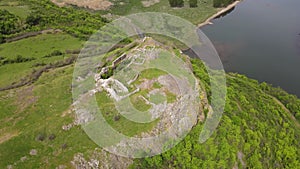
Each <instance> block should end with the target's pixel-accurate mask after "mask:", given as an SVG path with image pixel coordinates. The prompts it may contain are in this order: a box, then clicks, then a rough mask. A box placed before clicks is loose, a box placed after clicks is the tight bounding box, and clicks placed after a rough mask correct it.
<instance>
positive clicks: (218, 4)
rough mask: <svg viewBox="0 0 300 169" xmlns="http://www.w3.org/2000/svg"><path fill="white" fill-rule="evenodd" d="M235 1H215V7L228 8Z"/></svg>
mask: <svg viewBox="0 0 300 169" xmlns="http://www.w3.org/2000/svg"><path fill="white" fill-rule="evenodd" d="M234 1H235V0H213V6H214V7H215V8H221V7H226V6H228V5H229V4H231V3H233V2H234Z"/></svg>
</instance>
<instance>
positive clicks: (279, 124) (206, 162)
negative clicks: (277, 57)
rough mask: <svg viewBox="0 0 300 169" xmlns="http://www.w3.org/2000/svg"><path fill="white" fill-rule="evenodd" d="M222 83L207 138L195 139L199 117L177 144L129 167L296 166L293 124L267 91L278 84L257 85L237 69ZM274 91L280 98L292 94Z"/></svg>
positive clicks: (197, 65) (200, 73)
mask: <svg viewBox="0 0 300 169" xmlns="http://www.w3.org/2000/svg"><path fill="white" fill-rule="evenodd" d="M192 64H193V68H194V73H195V75H196V76H197V77H198V78H199V79H201V82H203V81H204V83H206V81H207V79H206V78H207V76H208V75H207V73H205V72H206V71H205V70H204V69H203V68H204V67H203V66H201V65H203V64H202V63H201V61H199V60H193V61H192ZM202 78H204V80H203V79H202ZM227 84H228V87H227V96H226V97H227V98H226V105H225V110H224V113H223V116H222V119H221V121H220V124H219V126H218V128H217V129H216V130H215V132H214V134H213V135H212V136H211V138H209V139H208V140H207V141H206V142H205V143H203V144H200V143H199V142H198V140H199V133H200V132H201V130H202V127H203V123H201V122H199V123H198V124H197V125H196V126H194V128H193V129H192V131H191V132H190V133H189V134H188V135H187V137H185V138H184V140H183V141H181V142H180V143H179V144H178V145H176V146H175V147H173V148H172V149H170V150H168V151H166V152H164V153H162V154H161V155H157V156H154V157H148V158H145V159H137V160H135V162H134V163H133V165H132V166H131V168H237V167H238V168H298V166H300V159H299V157H300V150H299V147H300V142H299V137H300V133H299V127H297V124H296V123H295V121H293V119H292V118H291V117H290V115H289V113H288V112H287V111H286V110H285V109H284V108H283V107H282V106H281V105H280V104H278V103H277V102H276V101H274V99H273V98H272V96H270V95H269V94H268V93H269V92H270V91H273V92H275V93H277V92H278V90H277V89H276V88H272V87H270V86H268V87H269V89H265V87H264V89H263V90H262V86H261V84H259V83H258V82H257V81H256V80H252V79H248V78H247V77H245V76H243V75H238V74H229V75H227ZM263 86H264V85H263ZM271 88H272V89H271ZM264 90H265V91H266V90H267V91H268V92H264ZM279 93H281V94H280V95H281V96H282V100H283V101H284V102H288V101H289V100H291V98H292V97H291V96H290V97H288V95H286V96H283V95H284V94H283V93H282V92H280V91H279ZM285 97H286V98H285ZM287 98H288V99H287ZM294 99H296V98H294ZM296 100H298V101H299V99H296ZM289 104H290V105H291V107H293V106H295V104H294V102H290V103H289Z"/></svg>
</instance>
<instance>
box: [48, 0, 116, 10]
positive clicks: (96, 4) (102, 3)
mask: <svg viewBox="0 0 300 169" xmlns="http://www.w3.org/2000/svg"><path fill="white" fill-rule="evenodd" d="M51 1H52V2H53V3H55V4H57V5H58V6H66V5H76V6H79V7H84V8H89V9H93V10H107V9H109V7H110V6H112V5H113V3H111V2H110V1H108V0H51Z"/></svg>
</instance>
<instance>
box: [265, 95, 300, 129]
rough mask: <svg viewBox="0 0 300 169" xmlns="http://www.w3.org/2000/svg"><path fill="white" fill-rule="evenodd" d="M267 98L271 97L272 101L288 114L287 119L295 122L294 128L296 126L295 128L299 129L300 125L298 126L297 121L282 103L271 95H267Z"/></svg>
mask: <svg viewBox="0 0 300 169" xmlns="http://www.w3.org/2000/svg"><path fill="white" fill-rule="evenodd" d="M269 96H270V97H272V98H273V100H274V101H275V102H276V103H277V104H279V106H280V107H281V108H282V109H283V110H284V111H286V112H288V115H289V117H290V118H291V119H292V120H293V121H294V122H295V124H296V126H297V127H300V124H299V122H298V121H297V119H296V118H295V116H294V115H293V113H292V112H291V111H290V110H289V109H288V108H286V107H285V105H284V104H283V103H281V101H279V100H278V99H277V98H276V97H274V96H272V95H269Z"/></svg>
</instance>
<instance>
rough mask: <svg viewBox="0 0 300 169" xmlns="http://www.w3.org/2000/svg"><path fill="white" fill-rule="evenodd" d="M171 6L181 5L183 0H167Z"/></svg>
mask: <svg viewBox="0 0 300 169" xmlns="http://www.w3.org/2000/svg"><path fill="white" fill-rule="evenodd" d="M169 3H170V6H171V7H183V5H184V1H183V0H169Z"/></svg>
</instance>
